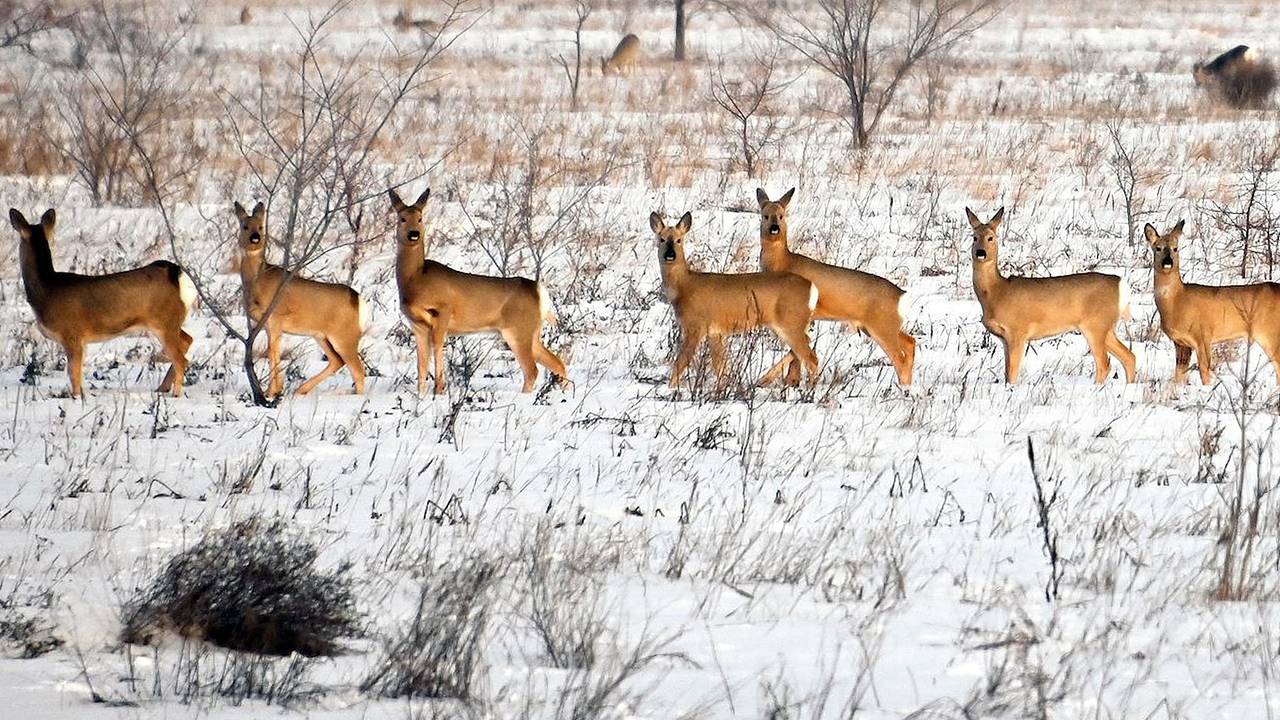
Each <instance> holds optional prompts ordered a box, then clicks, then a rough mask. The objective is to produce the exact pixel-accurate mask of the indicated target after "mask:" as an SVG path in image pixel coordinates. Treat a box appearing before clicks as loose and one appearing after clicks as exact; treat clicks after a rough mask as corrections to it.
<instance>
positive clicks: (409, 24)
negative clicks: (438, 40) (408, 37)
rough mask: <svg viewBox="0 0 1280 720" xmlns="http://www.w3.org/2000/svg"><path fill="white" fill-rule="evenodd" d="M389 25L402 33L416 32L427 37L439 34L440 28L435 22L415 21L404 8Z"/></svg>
mask: <svg viewBox="0 0 1280 720" xmlns="http://www.w3.org/2000/svg"><path fill="white" fill-rule="evenodd" d="M391 24H392V25H393V26H395V28H396V29H397V30H400V31H402V32H407V31H409V30H418V31H421V32H424V33H427V34H429V35H436V34H439V32H440V28H441V25H440V23H438V22H436V21H435V20H423V19H416V18H414V17H413V16H411V15H410V14H409V13H408V11H406V10H405V9H404V8H401V9H400V10H399V11H398V12H396V16H395V17H394V18H392V19H391Z"/></svg>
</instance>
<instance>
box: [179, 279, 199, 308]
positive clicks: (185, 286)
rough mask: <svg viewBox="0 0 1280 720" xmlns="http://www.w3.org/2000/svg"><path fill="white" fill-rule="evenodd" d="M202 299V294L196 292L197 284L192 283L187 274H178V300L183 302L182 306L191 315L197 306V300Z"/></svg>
mask: <svg viewBox="0 0 1280 720" xmlns="http://www.w3.org/2000/svg"><path fill="white" fill-rule="evenodd" d="M199 297H200V293H198V292H196V284H195V283H193V282H191V278H190V277H188V276H187V274H186V273H185V272H179V273H178V298H179V299H181V300H182V305H183V307H185V308H186V309H187V312H188V313H190V312H191V309H192V308H194V307H195V306H196V299H198V298H199Z"/></svg>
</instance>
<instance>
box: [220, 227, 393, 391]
mask: <svg viewBox="0 0 1280 720" xmlns="http://www.w3.org/2000/svg"><path fill="white" fill-rule="evenodd" d="M232 212H233V213H234V214H235V217H236V221H237V223H238V225H239V230H238V231H237V234H236V241H237V249H238V250H239V260H240V287H241V291H242V293H243V296H244V307H245V314H246V315H247V316H248V318H249V320H250V322H253V323H255V324H258V325H261V326H263V328H264V329H265V330H266V334H267V356H268V358H269V359H270V361H271V383H270V385H269V386H268V389H267V396H268V397H279V396H280V395H282V394H283V393H284V375H283V373H281V371H280V345H281V341H282V340H283V336H284V335H305V336H307V337H310V338H312V339H314V340H315V341H316V344H317V345H319V346H320V350H321V351H322V352H324V356H325V358H326V359H327V360H328V362H329V364H328V365H327V366H326V367H325V369H324V370H321V371H320V372H319V373H317V374H316V375H315V376H314V377H312V378H311V379H310V380H307V381H306V382H304V383H303V384H302V386H301V387H299V388H298V394H299V395H306V394H308V393H310V392H311V391H312V390H314V389H315V388H316V386H317V385H319V384H320V383H322V382H324V381H325V380H327V379H329V377H331V376H332V375H333V374H334V373H336V372H338V371H339V370H341V369H342V368H343V367H344V366H345V367H346V368H347V369H348V370H349V371H350V372H351V379H352V380H353V381H354V382H355V390H356V394H357V395H362V394H364V380H365V369H364V362H363V361H362V360H361V359H360V338H361V337H362V336H363V335H364V331H365V328H366V327H367V326H368V324H369V312H368V309H367V307H366V305H365V302H364V299H363V298H361V297H360V294H359V293H357V292H356V291H355V290H352V289H351V288H350V287H348V286H346V285H343V284H341V283H328V282H320V281H317V280H310V279H307V278H303V277H298V276H297V275H294V274H293V273H292V272H290V271H288V270H285V269H284V268H282V267H279V266H278V265H272V264H271V263H269V262H267V259H266V255H267V207H266V205H264V204H263V203H261V202H259V203H258V204H257V205H255V206H254V208H253V212H246V211H245V209H244V206H243V205H241V204H240V203H239V202H236V203H234V204H233V205H232ZM277 296H279V297H278V298H277ZM272 303H274V306H273V305H272Z"/></svg>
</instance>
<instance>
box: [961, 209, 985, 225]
mask: <svg viewBox="0 0 1280 720" xmlns="http://www.w3.org/2000/svg"><path fill="white" fill-rule="evenodd" d="M964 216H965V217H967V218H969V226H970V227H972V228H973V229H974V230H977V229H978V227H979V226H981V225H982V221H981V220H979V219H978V216H977V215H976V214H975V213H974V212H973V211H972V210H970V209H969V208H965V209H964Z"/></svg>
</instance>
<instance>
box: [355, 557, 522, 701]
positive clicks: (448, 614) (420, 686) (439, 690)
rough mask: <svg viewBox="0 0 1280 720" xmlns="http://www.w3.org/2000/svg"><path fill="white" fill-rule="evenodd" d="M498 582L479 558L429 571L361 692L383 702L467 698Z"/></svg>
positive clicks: (491, 566)
mask: <svg viewBox="0 0 1280 720" xmlns="http://www.w3.org/2000/svg"><path fill="white" fill-rule="evenodd" d="M501 578H502V568H501V567H500V566H499V565H498V564H496V563H494V562H492V561H489V560H486V559H484V558H469V559H465V560H464V561H462V562H461V563H460V564H459V565H458V566H456V567H450V568H440V569H437V570H433V571H432V572H431V573H430V574H429V576H428V577H427V578H426V579H424V580H423V582H422V586H421V589H420V590H419V593H418V604H417V608H416V610H415V612H414V614H413V616H412V617H410V618H409V619H408V621H407V623H405V624H404V625H403V626H402V627H400V628H398V629H396V630H394V631H392V632H391V633H389V634H388V635H386V636H385V637H383V639H382V653H381V656H380V657H379V658H378V660H377V661H375V663H374V666H373V669H372V670H371V671H370V672H369V674H368V675H367V676H366V677H365V679H364V681H363V682H362V683H361V684H360V689H361V690H363V691H364V692H369V693H374V694H376V695H380V696H383V697H422V698H457V699H460V700H467V699H470V698H471V694H472V683H473V679H474V677H475V674H476V672H477V670H478V668H479V666H480V663H481V659H482V650H483V648H482V646H481V642H482V641H483V639H484V636H485V631H486V629H487V628H488V624H489V617H490V610H491V603H492V601H493V590H494V587H495V586H496V585H497V583H498V582H499V581H500V580H501Z"/></svg>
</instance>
